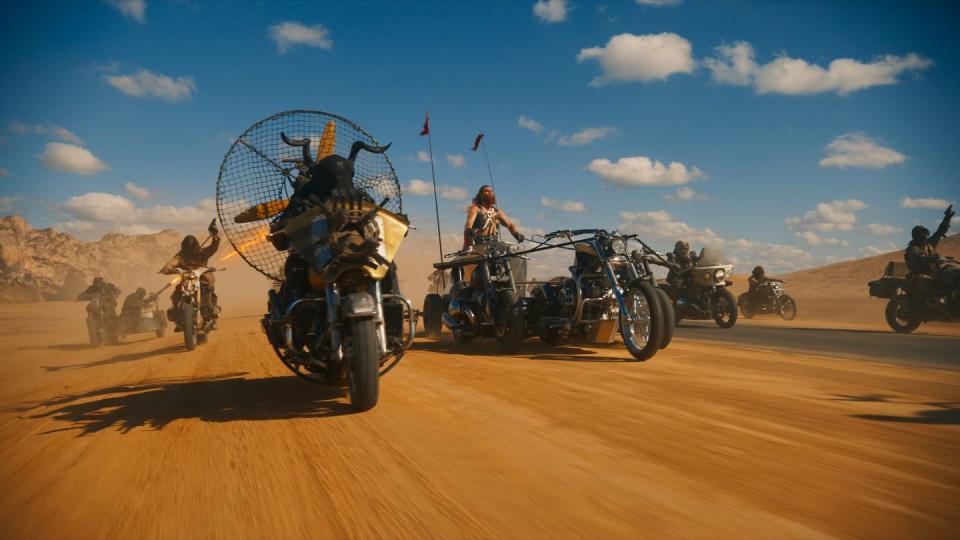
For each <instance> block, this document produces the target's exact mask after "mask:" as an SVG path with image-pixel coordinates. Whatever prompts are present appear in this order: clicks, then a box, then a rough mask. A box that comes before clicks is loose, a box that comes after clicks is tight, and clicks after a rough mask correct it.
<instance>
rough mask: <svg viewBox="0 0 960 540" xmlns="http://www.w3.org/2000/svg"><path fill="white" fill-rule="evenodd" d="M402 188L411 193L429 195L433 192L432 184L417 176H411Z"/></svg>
mask: <svg viewBox="0 0 960 540" xmlns="http://www.w3.org/2000/svg"><path fill="white" fill-rule="evenodd" d="M403 190H404V191H406V192H407V193H409V194H411V195H430V194H431V193H433V186H432V185H431V184H430V182H426V181H424V180H421V179H419V178H412V179H410V183H409V184H407V186H406V187H405V188H403Z"/></svg>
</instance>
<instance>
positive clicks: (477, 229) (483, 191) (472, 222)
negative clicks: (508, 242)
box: [463, 186, 524, 249]
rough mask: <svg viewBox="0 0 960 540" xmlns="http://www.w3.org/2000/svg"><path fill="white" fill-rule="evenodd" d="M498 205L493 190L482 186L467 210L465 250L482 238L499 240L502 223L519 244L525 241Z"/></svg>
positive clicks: (464, 229) (464, 233)
mask: <svg viewBox="0 0 960 540" xmlns="http://www.w3.org/2000/svg"><path fill="white" fill-rule="evenodd" d="M496 205H497V196H496V195H494V193H493V188H492V187H490V186H480V190H479V191H477V195H476V196H475V197H474V198H473V204H471V205H470V209H469V210H467V223H466V225H464V227H463V249H467V247H469V246H471V245H473V244H474V242H476V241H477V240H479V239H480V238H488V239H493V240H499V239H500V224H501V223H502V224H503V225H505V226H506V227H507V229H509V231H510V234H512V235H513V237H514V238H515V239H516V240H517V242H523V241H524V236H523V233H521V232H520V231H518V230H517V226H516V225H515V224H514V223H513V222H512V221H510V218H509V217H507V213H506V212H504V211H503V210H501V209H499V208H497V206H496Z"/></svg>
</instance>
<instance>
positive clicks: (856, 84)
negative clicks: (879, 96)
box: [703, 41, 933, 95]
mask: <svg viewBox="0 0 960 540" xmlns="http://www.w3.org/2000/svg"><path fill="white" fill-rule="evenodd" d="M715 51H716V56H715V57H714V58H707V59H705V60H704V62H703V63H704V65H705V66H706V67H707V69H709V70H710V71H711V72H712V73H713V79H714V80H715V81H717V82H719V83H723V84H735V85H744V86H746V85H753V87H754V90H755V91H756V92H757V93H758V94H767V93H774V94H786V95H805V94H820V93H823V92H835V93H837V94H840V95H846V94H850V93H852V92H856V91H858V90H864V89H867V88H871V87H874V86H885V85H891V84H897V83H898V82H900V77H901V76H902V75H904V74H906V73H912V72H918V71H922V70H925V69H927V68H929V67H930V66H932V65H933V61H931V60H929V59H927V58H924V57H922V56H920V55H918V54H914V53H911V54H907V55H905V56H894V55H889V54H888V55H883V56H878V57H876V58H874V59H873V61H871V62H868V63H864V62H860V61H859V60H854V59H851V58H838V59H836V60H833V61H832V62H830V64H829V65H828V66H827V67H826V68H823V67H821V66H818V65H816V64H811V63H809V62H807V61H806V60H802V59H799V58H790V57H789V56H780V57H779V58H777V59H775V60H773V61H772V62H770V63H768V64H763V65H761V64H758V63H757V61H756V53H755V51H754V49H753V46H752V45H750V44H749V43H746V42H743V41H740V42H737V43H735V44H733V45H721V46H719V47H716V49H715Z"/></svg>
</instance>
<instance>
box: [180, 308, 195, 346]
mask: <svg viewBox="0 0 960 540" xmlns="http://www.w3.org/2000/svg"><path fill="white" fill-rule="evenodd" d="M180 316H181V319H180V324H181V327H182V328H183V345H184V346H185V347H186V348H187V350H188V351H192V350H194V349H196V348H197V310H196V309H194V308H193V306H191V305H190V304H187V303H184V304H183V307H181V308H180Z"/></svg>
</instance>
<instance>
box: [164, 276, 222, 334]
mask: <svg viewBox="0 0 960 540" xmlns="http://www.w3.org/2000/svg"><path fill="white" fill-rule="evenodd" d="M176 271H177V273H178V274H179V275H180V282H179V283H178V284H177V288H178V289H179V290H180V301H179V303H178V304H177V305H175V306H173V307H172V308H171V311H170V312H169V313H170V314H171V315H172V317H168V318H170V319H171V320H172V322H175V323H177V326H179V327H180V329H181V331H183V345H184V346H185V347H186V348H187V350H188V351H192V350H194V349H196V348H197V345H198V344H202V343H206V342H207V337H208V335H209V334H210V332H211V331H212V330H213V329H214V321H215V320H216V319H215V318H214V317H213V314H212V312H211V311H212V310H213V309H217V310H219V309H220V306H208V305H206V303H208V302H209V301H210V300H209V299H207V296H208V294H209V293H208V292H206V287H207V286H206V285H205V284H203V283H202V282H201V281H200V277H201V276H203V275H204V274H206V273H208V272H216V271H217V269H216V268H212V267H205V266H203V267H200V268H196V269H192V270H191V269H187V268H177V269H176Z"/></svg>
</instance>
